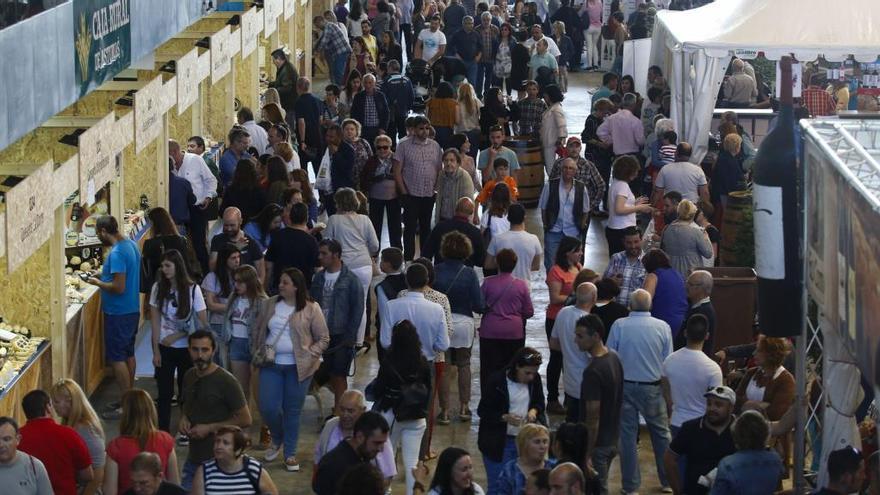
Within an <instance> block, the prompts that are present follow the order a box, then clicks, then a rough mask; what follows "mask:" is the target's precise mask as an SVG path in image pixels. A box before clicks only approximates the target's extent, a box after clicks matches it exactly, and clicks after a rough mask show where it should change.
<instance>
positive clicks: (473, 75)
mask: <svg viewBox="0 0 880 495" xmlns="http://www.w3.org/2000/svg"><path fill="white" fill-rule="evenodd" d="M462 62H464V75H465V77H467V81H468V82H469V83H471V84H472V85H474V86H476V84H477V65H479V64H478V63H477V62H476V61H475V60H471V61H470V62H467V61H465V60H462Z"/></svg>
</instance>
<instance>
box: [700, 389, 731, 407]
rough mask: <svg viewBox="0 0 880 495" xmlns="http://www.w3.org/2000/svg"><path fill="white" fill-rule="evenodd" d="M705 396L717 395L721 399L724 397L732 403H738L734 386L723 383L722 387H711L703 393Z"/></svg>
mask: <svg viewBox="0 0 880 495" xmlns="http://www.w3.org/2000/svg"><path fill="white" fill-rule="evenodd" d="M703 397H717V398H719V399H724V400H726V401H728V402H730V403H731V404H736V392H734V391H733V389H732V388H730V387H725V386H723V385H722V386H720V387H710V388H709V390H707V391H706V393H705V394H703Z"/></svg>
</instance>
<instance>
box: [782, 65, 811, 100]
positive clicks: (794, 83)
mask: <svg viewBox="0 0 880 495" xmlns="http://www.w3.org/2000/svg"><path fill="white" fill-rule="evenodd" d="M803 76H804V70H803V65H801V63H800V62H798V63H793V64H791V96H792V98H800V97H801V92H802V91H803V87H804V77H803ZM775 87H776V97H777V98H778V97H779V94H780V91H781V87H782V71H781V70H780V69H779V61H778V60H777V61H776V86H775Z"/></svg>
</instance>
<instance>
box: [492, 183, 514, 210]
mask: <svg viewBox="0 0 880 495" xmlns="http://www.w3.org/2000/svg"><path fill="white" fill-rule="evenodd" d="M508 208H510V188H509V187H507V184H505V183H504V182H499V183H497V184H495V189H492V195H491V196H490V197H489V214H490V215H493V216H496V217H502V216H504V214H505V213H507V209H508Z"/></svg>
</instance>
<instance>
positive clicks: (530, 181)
mask: <svg viewBox="0 0 880 495" xmlns="http://www.w3.org/2000/svg"><path fill="white" fill-rule="evenodd" d="M504 146H507V147H508V148H510V149H512V150H513V151H514V153H516V158H517V160H519V170H517V171H516V172H514V173H513V174H512V175H513V178H514V179H516V185H517V189H519V202H520V203H522V205H523V206H525V207H527V208H534V207H536V206H538V199H539V198H540V197H541V190H542V189H543V188H544V157H543V155H542V154H541V142H540V141H538V140H536V139H531V138H529V137H525V136H524V137H521V138H518V137H514V138H513V139H510V140H508V141H505V142H504ZM489 166H491V164H490V165H489Z"/></svg>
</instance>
